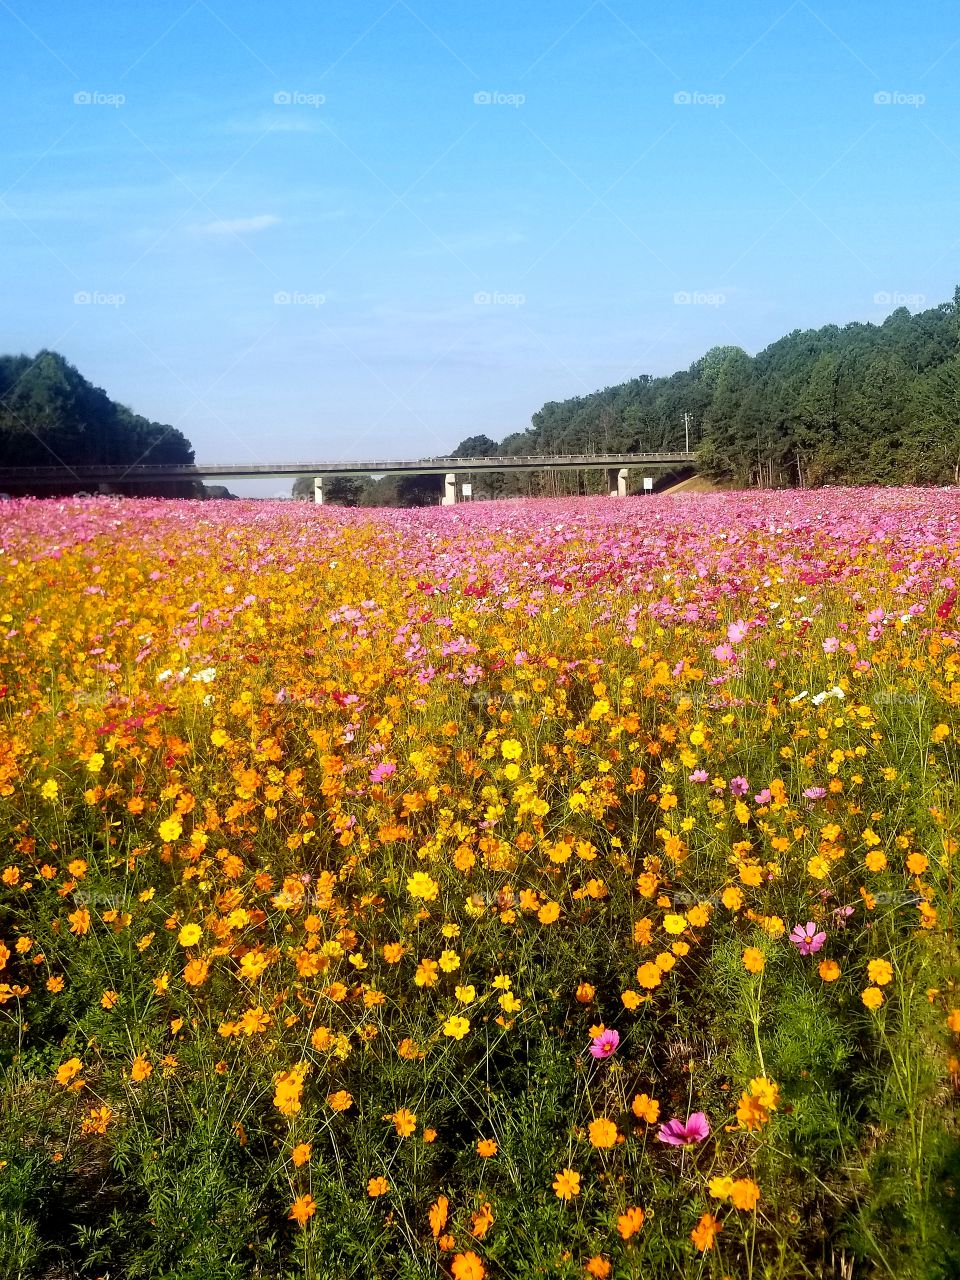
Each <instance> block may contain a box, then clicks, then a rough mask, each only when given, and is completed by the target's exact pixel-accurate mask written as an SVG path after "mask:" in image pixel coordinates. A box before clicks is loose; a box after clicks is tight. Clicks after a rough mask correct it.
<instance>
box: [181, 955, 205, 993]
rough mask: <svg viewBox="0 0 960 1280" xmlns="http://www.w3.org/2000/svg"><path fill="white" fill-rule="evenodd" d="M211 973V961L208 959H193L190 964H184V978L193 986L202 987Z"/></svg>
mask: <svg viewBox="0 0 960 1280" xmlns="http://www.w3.org/2000/svg"><path fill="white" fill-rule="evenodd" d="M209 973H210V962H209V961H208V960H191V961H190V963H189V964H187V965H185V966H184V970H183V980H184V982H186V983H189V985H190V986H191V987H201V986H203V984H204V983H205V982H206V980H207V975H208V974H209Z"/></svg>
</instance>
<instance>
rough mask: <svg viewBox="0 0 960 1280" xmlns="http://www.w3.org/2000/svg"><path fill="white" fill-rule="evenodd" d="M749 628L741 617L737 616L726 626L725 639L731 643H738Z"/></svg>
mask: <svg viewBox="0 0 960 1280" xmlns="http://www.w3.org/2000/svg"><path fill="white" fill-rule="evenodd" d="M749 629H750V628H749V627H748V626H747V624H746V623H745V622H744V621H743V619H742V618H738V619H737V621H736V622H731V623H730V625H729V627H727V639H728V640H729V641H730V643H731V644H739V643H740V641H741V640H743V639H744V637H745V636H746V634H747V632H748V631H749Z"/></svg>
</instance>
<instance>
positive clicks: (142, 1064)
mask: <svg viewBox="0 0 960 1280" xmlns="http://www.w3.org/2000/svg"><path fill="white" fill-rule="evenodd" d="M152 1075H153V1066H152V1064H151V1063H150V1062H148V1061H147V1059H146V1058H145V1057H144V1056H143V1054H142V1053H138V1054H137V1056H136V1057H135V1058H134V1060H133V1066H132V1067H131V1068H130V1079H131V1080H134V1081H136V1083H137V1084H139V1083H140V1082H141V1081H142V1080H149V1079H150V1077H151V1076H152Z"/></svg>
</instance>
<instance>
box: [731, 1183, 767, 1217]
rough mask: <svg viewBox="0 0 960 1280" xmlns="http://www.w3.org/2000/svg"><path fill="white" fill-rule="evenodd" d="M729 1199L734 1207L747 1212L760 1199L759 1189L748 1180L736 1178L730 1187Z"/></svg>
mask: <svg viewBox="0 0 960 1280" xmlns="http://www.w3.org/2000/svg"><path fill="white" fill-rule="evenodd" d="M730 1199H731V1200H732V1201H733V1204H734V1207H735V1208H737V1209H742V1210H744V1211H745V1212H748V1211H749V1210H751V1209H754V1208H755V1207H756V1204H757V1201H758V1200H759V1199H760V1188H759V1187H758V1186H757V1184H756V1183H755V1182H752V1181H751V1180H750V1179H749V1178H738V1179H737V1180H736V1181H735V1182H734V1183H733V1184H732V1186H731V1187H730Z"/></svg>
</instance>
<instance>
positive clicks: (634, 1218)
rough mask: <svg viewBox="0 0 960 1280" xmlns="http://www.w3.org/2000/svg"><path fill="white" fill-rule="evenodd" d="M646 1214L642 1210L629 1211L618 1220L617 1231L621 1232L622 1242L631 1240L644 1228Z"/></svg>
mask: <svg viewBox="0 0 960 1280" xmlns="http://www.w3.org/2000/svg"><path fill="white" fill-rule="evenodd" d="M645 1217H646V1214H645V1213H644V1212H643V1210H642V1209H640V1208H633V1209H627V1210H626V1212H624V1213H622V1214H621V1215H620V1217H619V1218H618V1219H617V1230H618V1231H619V1232H620V1238H621V1239H622V1240H629V1239H630V1237H631V1236H635V1235H636V1234H637V1232H638V1231H639V1230H640V1228H641V1227H642V1226H643V1221H644V1218H645Z"/></svg>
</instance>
